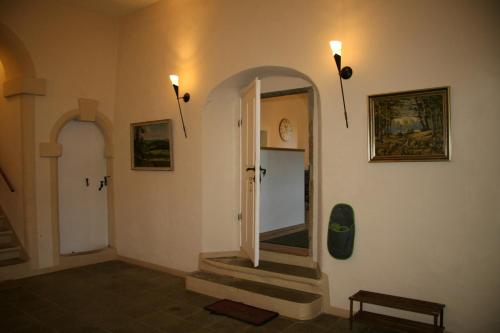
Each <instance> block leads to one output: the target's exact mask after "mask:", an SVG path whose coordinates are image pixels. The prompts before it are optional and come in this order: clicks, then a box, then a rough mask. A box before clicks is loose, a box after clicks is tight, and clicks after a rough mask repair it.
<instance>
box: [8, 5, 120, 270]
mask: <svg viewBox="0 0 500 333" xmlns="http://www.w3.org/2000/svg"><path fill="white" fill-rule="evenodd" d="M0 22H2V23H3V24H5V25H6V26H7V27H8V28H9V29H10V30H12V31H13V33H14V34H16V35H17V37H18V38H19V39H20V40H21V41H22V42H23V43H24V45H25V46H26V48H27V49H28V51H29V53H30V54H31V57H32V58H33V61H34V64H35V68H36V71H37V76H38V77H40V78H45V79H46V80H47V95H46V96H44V97H37V100H36V128H35V135H36V142H37V149H38V143H40V142H47V141H48V138H49V132H50V130H51V128H52V126H53V125H54V123H55V122H56V120H57V119H58V118H59V117H60V116H61V115H62V114H63V113H65V112H67V111H69V110H73V109H76V108H77V107H78V98H91V99H95V100H97V101H99V110H100V111H101V112H103V113H104V114H106V115H107V116H108V117H109V118H111V119H112V118H113V111H114V104H115V103H114V98H115V79H116V63H117V37H118V30H117V21H116V19H113V18H110V17H107V16H103V15H100V14H96V13H93V12H89V11H84V10H80V9H78V8H75V7H72V6H68V5H66V4H64V3H62V2H60V1H55V0H44V1H34V0H19V1H0ZM63 149H64V147H63ZM49 175H50V172H49V160H48V159H45V158H40V157H39V154H38V152H37V155H36V179H37V181H36V202H37V223H38V226H37V227H38V242H39V257H40V258H39V259H40V262H39V264H40V266H41V267H48V266H51V265H53V260H52V259H53V258H52V236H51V234H52V228H51V211H50V177H49Z"/></svg>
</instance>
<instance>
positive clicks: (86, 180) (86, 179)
mask: <svg viewBox="0 0 500 333" xmlns="http://www.w3.org/2000/svg"><path fill="white" fill-rule="evenodd" d="M85 185H86V186H87V187H89V179H88V178H85Z"/></svg>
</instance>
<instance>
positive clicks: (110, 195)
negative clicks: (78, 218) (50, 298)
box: [40, 98, 115, 265]
mask: <svg viewBox="0 0 500 333" xmlns="http://www.w3.org/2000/svg"><path fill="white" fill-rule="evenodd" d="M78 105H79V107H78V109H75V110H71V111H68V112H66V113H64V114H63V115H62V116H61V117H60V118H59V119H58V120H57V121H56V122H55V124H54V125H53V126H52V129H51V131H50V137H49V142H45V143H40V157H45V158H50V198H51V207H50V208H51V216H52V219H51V224H52V245H53V248H52V249H53V261H54V265H57V264H59V263H60V261H61V255H60V251H59V249H60V236H59V177H58V176H59V170H58V169H59V164H58V158H59V157H61V156H62V154H63V153H64V147H63V146H62V145H61V144H60V143H59V142H58V139H59V134H60V133H61V130H62V129H63V127H64V126H65V125H66V124H67V123H68V122H70V121H73V120H76V121H85V122H92V123H94V124H95V125H96V126H97V127H98V128H99V129H100V131H101V133H102V135H103V137H104V141H105V149H104V158H105V159H106V169H107V175H108V176H110V182H109V184H108V187H107V200H108V235H109V245H110V248H111V249H112V254H114V253H115V252H114V246H115V218H114V186H113V125H112V123H111V120H109V119H108V117H106V116H105V115H104V114H103V113H101V112H99V111H98V109H97V107H98V103H97V101H94V100H90V99H83V98H82V99H79V100H78Z"/></svg>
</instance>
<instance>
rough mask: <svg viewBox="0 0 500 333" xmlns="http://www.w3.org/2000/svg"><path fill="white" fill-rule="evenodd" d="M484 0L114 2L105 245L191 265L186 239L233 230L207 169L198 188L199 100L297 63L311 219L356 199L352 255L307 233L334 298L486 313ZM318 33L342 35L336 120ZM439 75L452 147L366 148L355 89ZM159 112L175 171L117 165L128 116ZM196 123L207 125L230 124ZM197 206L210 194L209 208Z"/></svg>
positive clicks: (489, 114) (488, 170) (494, 63)
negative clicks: (331, 250) (395, 299)
mask: <svg viewBox="0 0 500 333" xmlns="http://www.w3.org/2000/svg"><path fill="white" fill-rule="evenodd" d="M494 7H496V8H494ZM430 8H432V10H430ZM495 12H498V6H496V5H495V4H494V3H493V2H467V1H458V2H457V1H440V2H435V1H406V2H404V3H403V2H398V1H370V2H367V1H314V2H304V1H271V2H270V1H210V2H207V1H182V2H179V1H162V2H160V3H158V4H157V5H154V6H152V7H150V8H148V9H146V10H144V11H142V12H138V13H136V14H134V15H131V16H128V17H126V18H125V19H124V20H123V21H122V31H121V41H120V61H119V68H118V94H117V109H116V110H117V112H116V114H115V120H116V127H117V132H116V142H117V160H116V162H117V163H116V172H117V176H116V180H117V189H118V193H120V194H119V195H117V221H118V235H119V236H118V240H119V252H120V253H123V254H126V255H130V256H133V257H135V258H138V259H143V260H148V261H152V262H155V263H159V264H165V265H169V266H171V267H174V268H177V269H190V270H194V269H196V256H197V254H198V251H199V250H200V245H199V244H200V243H203V244H204V245H203V247H204V248H220V247H221V246H220V243H216V242H218V241H219V240H220V239H221V238H222V239H224V238H226V239H228V240H225V244H226V245H227V248H230V247H231V246H232V245H231V244H233V245H234V244H235V243H237V239H235V237H236V236H235V232H234V225H235V223H236V222H235V221H234V220H233V221H232V222H229V220H226V221H225V222H224V223H219V222H218V221H217V219H216V218H217V217H218V215H217V213H216V212H217V209H218V208H220V209H229V208H225V207H226V206H228V205H231V204H232V202H224V201H223V200H221V198H220V196H219V195H217V189H218V187H217V182H216V181H213V183H212V184H211V187H210V188H205V187H204V186H205V185H206V184H209V183H210V182H209V181H208V180H206V179H205V178H203V176H202V175H203V173H204V172H205V167H206V166H208V164H205V162H206V161H207V159H205V158H201V156H204V153H203V152H202V151H201V147H205V145H204V142H203V139H204V138H205V136H204V135H202V131H201V129H202V128H204V125H205V123H207V122H210V121H209V120H207V119H206V118H205V115H204V112H205V110H206V109H205V108H204V105H205V103H207V97H208V95H209V93H210V92H211V91H212V89H213V88H214V87H215V86H217V85H218V84H219V83H220V82H222V81H223V80H224V79H226V78H228V77H229V76H231V75H233V74H235V73H238V72H240V71H242V70H245V69H248V68H252V67H257V66H263V65H277V66H285V67H291V68H294V69H297V70H299V71H301V72H303V73H305V74H306V75H308V76H309V77H310V78H311V79H312V81H313V82H314V83H315V84H316V86H317V88H318V91H319V96H320V100H319V106H320V109H321V110H322V112H321V114H319V115H318V116H319V118H320V119H319V123H320V137H319V140H320V144H321V148H320V149H321V150H320V154H321V156H320V162H321V164H320V165H319V168H320V171H321V178H320V182H319V183H320V186H321V193H320V198H319V199H320V200H321V203H320V206H321V207H322V209H321V211H320V214H321V224H322V226H323V228H324V229H325V228H326V224H327V221H328V215H329V211H330V209H331V207H332V206H333V205H334V204H335V203H338V202H347V203H350V204H351V205H352V206H353V207H354V210H355V212H356V221H357V226H358V229H357V231H358V233H357V238H356V247H355V252H354V255H353V257H352V258H351V259H349V260H347V261H338V260H335V259H333V258H332V257H330V255H329V254H328V253H327V250H326V247H325V246H322V247H321V253H320V264H321V266H322V269H323V270H324V271H325V272H326V273H327V274H329V276H330V281H331V286H330V287H331V300H332V303H333V305H334V306H337V307H343V308H346V307H347V297H348V296H349V295H350V294H352V293H353V292H355V291H357V290H358V289H362V288H364V289H370V290H376V291H381V292H388V293H392V294H398V295H404V296H410V297H418V298H424V299H429V300H435V301H440V302H443V303H446V304H447V310H446V317H447V318H446V324H447V327H449V329H451V330H454V331H473V330H474V329H473V327H474V328H475V330H476V331H479V330H482V331H492V330H493V328H494V327H496V328H498V327H499V325H500V324H499V323H498V321H496V320H497V319H496V318H495V317H496V315H495V314H496V313H497V312H498V311H500V308H499V302H498V301H497V300H496V297H494V296H492V295H494V294H498V293H499V286H498V283H497V277H498V276H499V275H500V268H499V266H498V264H497V263H498V253H499V252H500V251H499V247H500V245H499V244H500V241H499V223H500V215H499V213H498V211H497V210H496V209H495V208H494V207H495V203H498V198H499V196H500V193H499V188H500V187H499V186H498V185H499V177H498V176H497V172H498V170H499V166H500V158H499V157H498V156H497V155H496V154H495V153H494V152H495V151H498V143H499V142H500V138H499V135H500V134H499V132H498V131H496V127H497V125H498V123H499V113H498V112H497V106H496V105H497V104H498V102H499V97H498V94H497V93H496V90H498V88H499V82H498V59H499V57H498V55H499V51H500V50H499V45H498V43H496V40H497V37H496V35H497V34H496V32H497V31H498V24H497V23H496V17H495V14H493V13H495ZM461 22H464V23H465V22H466V24H462V23H461ZM298 27H300V28H298ZM331 39H341V40H343V42H344V52H343V57H344V59H343V60H344V63H345V64H349V65H350V66H352V67H353V69H354V76H353V77H352V79H351V80H349V81H346V82H345V84H344V88H345V91H346V98H347V108H348V112H349V116H350V121H351V123H350V124H351V126H350V128H349V129H346V128H345V125H344V120H343V111H342V104H341V99H340V98H341V96H340V94H339V90H340V89H339V83H338V77H337V76H336V69H335V64H334V62H333V59H332V57H331V54H330V52H329V48H328V41H329V40H331ZM277 41H279V44H277ZM470 52H473V53H474V55H473V56H472V58H470V57H469V56H468V55H467V54H469V53H470ZM471 59H474V61H473V62H472V63H471ZM171 72H178V74H179V75H180V77H181V90H182V91H186V90H187V91H189V92H190V93H191V94H192V100H191V101H190V102H189V104H186V105H185V106H184V111H185V115H186V116H185V118H186V122H187V126H188V131H189V138H188V139H184V138H183V136H182V133H181V127H180V122H179V121H180V120H179V116H178V111H177V109H176V107H177V106H176V103H175V99H174V96H173V92H172V91H171V87H170V85H169V82H168V74H169V73H171ZM442 85H449V86H451V106H452V109H451V131H452V132H451V133H452V143H453V155H452V156H453V159H452V161H451V162H447V163H446V162H434V163H381V164H369V163H367V125H368V124H367V110H366V104H367V95H369V94H375V93H382V92H390V91H400V90H406V89H418V88H426V87H435V86H442ZM161 118H172V119H173V120H174V126H175V131H174V132H175V134H174V140H175V141H174V142H175V165H176V170H175V171H173V172H161V173H154V172H133V171H131V170H130V166H129V157H130V156H129V147H128V144H129V142H128V141H129V140H128V126H129V123H130V122H134V121H143V120H153V119H161ZM210 124H211V125H212V126H216V127H215V129H214V132H217V126H220V127H221V128H220V130H222V127H224V126H230V125H228V124H226V123H219V124H217V123H215V124H214V123H213V122H210ZM231 125H232V124H231ZM211 167H214V166H213V165H211ZM214 168H215V167H214ZM228 177H229V178H230V176H228ZM226 181H228V180H226ZM228 188H229V185H228ZM210 191H211V193H212V195H208V194H209V193H210ZM228 191H229V190H228ZM205 192H206V193H207V195H203V196H200V193H205ZM203 207H206V210H209V208H208V207H211V208H210V210H211V211H212V215H210V216H211V217H212V218H213V220H210V221H207V218H206V217H205V216H203V212H205V210H204V209H202V208H203ZM229 215H230V212H229V211H228V216H229ZM206 223H208V224H209V225H210V228H209V229H210V234H211V235H213V236H210V237H209V238H205V235H208V234H207V233H206V232H202V230H207V227H206ZM230 223H232V224H230ZM228 226H229V227H228ZM476 226H480V227H479V228H477V227H476ZM207 232H208V231H207ZM325 237H326V234H325V233H323V234H322V241H323V244H325ZM144 244H148V246H144ZM493 291H494V292H493ZM480 305H481V306H480ZM495 321H496V322H495Z"/></svg>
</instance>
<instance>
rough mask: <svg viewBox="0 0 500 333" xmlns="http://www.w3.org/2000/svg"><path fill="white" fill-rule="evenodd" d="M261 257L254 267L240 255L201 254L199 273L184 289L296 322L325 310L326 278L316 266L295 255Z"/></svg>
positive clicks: (191, 276) (188, 279)
mask: <svg viewBox="0 0 500 333" xmlns="http://www.w3.org/2000/svg"><path fill="white" fill-rule="evenodd" d="M261 257H262V260H260V262H259V267H253V264H252V262H251V261H250V260H249V259H247V258H245V257H243V256H242V255H241V254H239V253H225V254H224V253H223V254H216V255H210V254H206V255H203V254H202V255H201V256H200V263H199V267H200V270H199V271H197V272H194V273H192V274H190V275H188V276H187V277H186V288H187V289H188V290H191V291H195V292H198V293H201V294H205V295H209V296H212V297H216V298H226V299H230V300H233V301H237V302H242V303H245V304H248V305H252V306H256V307H260V308H263V309H267V310H271V311H276V312H278V313H280V314H281V315H283V316H286V317H290V318H295V319H299V320H308V319H312V318H314V317H316V316H318V315H319V314H320V313H321V312H322V311H323V310H324V309H325V307H326V306H327V305H328V301H329V296H328V295H329V293H328V278H327V276H326V275H325V274H322V273H321V271H320V270H319V268H318V267H317V265H316V264H315V263H313V262H312V261H307V259H301V260H302V261H297V259H296V256H289V257H288V256H287V255H281V256H280V257H278V258H277V257H274V256H273V255H272V254H267V253H266V251H261ZM294 257H295V258H294ZM324 296H325V297H324Z"/></svg>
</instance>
